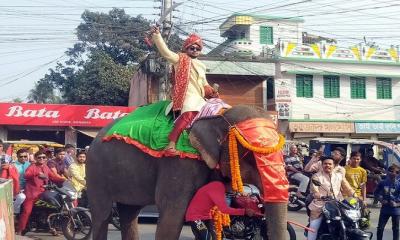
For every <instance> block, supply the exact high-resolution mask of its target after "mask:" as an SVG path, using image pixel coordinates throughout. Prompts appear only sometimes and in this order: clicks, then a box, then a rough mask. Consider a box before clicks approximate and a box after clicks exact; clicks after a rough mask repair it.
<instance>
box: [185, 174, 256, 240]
mask: <svg viewBox="0 0 400 240" xmlns="http://www.w3.org/2000/svg"><path fill="white" fill-rule="evenodd" d="M211 178H212V181H211V182H209V183H208V184H206V185H204V186H203V187H201V188H200V189H199V190H198V191H197V192H196V194H195V195H194V197H193V199H192V200H191V201H190V203H189V207H188V209H187V211H186V216H185V220H186V221H187V222H188V223H189V224H190V227H191V228H192V232H193V234H194V235H195V237H196V240H214V239H217V238H216V233H215V229H214V224H213V222H212V219H213V216H212V213H211V212H212V210H213V209H216V210H218V211H220V212H221V213H222V214H229V215H245V214H246V215H248V216H253V215H254V214H255V212H254V211H253V210H252V209H239V208H231V207H229V206H228V205H227V202H226V200H225V193H226V191H227V189H230V186H231V180H230V179H228V178H225V177H222V175H221V174H220V173H219V172H217V171H215V172H214V173H213V175H212V177H211Z"/></svg>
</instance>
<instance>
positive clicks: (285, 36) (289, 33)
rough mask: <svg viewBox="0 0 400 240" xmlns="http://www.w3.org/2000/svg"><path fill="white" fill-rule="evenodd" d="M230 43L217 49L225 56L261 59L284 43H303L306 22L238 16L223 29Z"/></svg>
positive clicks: (293, 19)
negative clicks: (248, 56)
mask: <svg viewBox="0 0 400 240" xmlns="http://www.w3.org/2000/svg"><path fill="white" fill-rule="evenodd" d="M219 28H220V31H221V36H222V37H225V38H226V41H225V42H224V43H223V44H221V45H220V46H219V47H217V49H216V50H217V51H218V52H221V53H223V55H253V56H258V55H260V54H262V53H267V52H268V51H269V50H273V49H274V48H275V46H276V45H277V43H279V42H280V41H289V42H294V43H299V44H300V43H301V42H302V32H303V20H302V19H299V18H290V19H285V18H280V17H273V16H263V15H252V14H250V15H248V14H234V15H232V16H230V17H229V18H228V19H227V20H226V21H225V22H224V23H223V24H221V26H220V27H219Z"/></svg>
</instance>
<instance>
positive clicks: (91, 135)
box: [78, 129, 99, 138]
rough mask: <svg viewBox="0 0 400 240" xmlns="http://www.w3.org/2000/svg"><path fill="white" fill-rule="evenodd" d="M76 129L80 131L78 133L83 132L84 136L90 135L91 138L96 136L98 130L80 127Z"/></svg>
mask: <svg viewBox="0 0 400 240" xmlns="http://www.w3.org/2000/svg"><path fill="white" fill-rule="evenodd" d="M78 131H79V132H80V133H83V134H85V135H86V136H89V137H92V138H95V137H96V136H97V133H98V132H99V129H93V130H91V129H90V130H89V129H88V130H86V129H85V130H81V129H78Z"/></svg>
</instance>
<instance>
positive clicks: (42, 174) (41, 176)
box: [39, 172, 47, 179]
mask: <svg viewBox="0 0 400 240" xmlns="http://www.w3.org/2000/svg"><path fill="white" fill-rule="evenodd" d="M39 178H40V179H47V176H46V175H44V173H42V172H41V173H39Z"/></svg>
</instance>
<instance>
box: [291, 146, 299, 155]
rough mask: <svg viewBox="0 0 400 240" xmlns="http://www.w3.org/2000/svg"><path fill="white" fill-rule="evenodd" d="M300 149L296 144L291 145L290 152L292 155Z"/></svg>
mask: <svg viewBox="0 0 400 240" xmlns="http://www.w3.org/2000/svg"><path fill="white" fill-rule="evenodd" d="M298 151H299V150H298V149H297V147H296V146H291V147H290V154H292V155H296V154H297V153H298Z"/></svg>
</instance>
